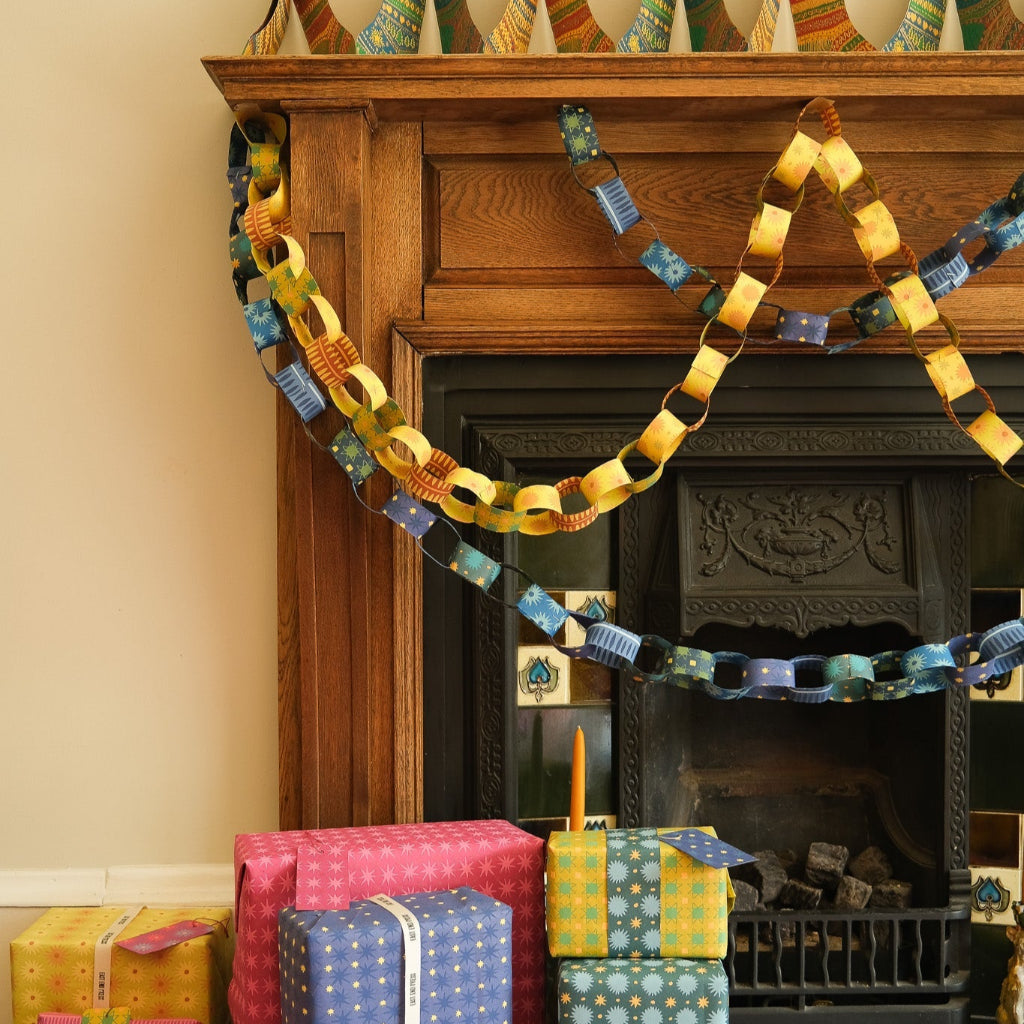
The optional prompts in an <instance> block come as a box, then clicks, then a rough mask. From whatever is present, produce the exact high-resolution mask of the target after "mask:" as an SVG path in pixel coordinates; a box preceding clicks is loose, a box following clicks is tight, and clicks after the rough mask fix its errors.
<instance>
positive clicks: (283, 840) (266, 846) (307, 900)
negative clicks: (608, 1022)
mask: <svg viewBox="0 0 1024 1024" xmlns="http://www.w3.org/2000/svg"><path fill="white" fill-rule="evenodd" d="M463 885H465V886H471V887H472V888H474V889H476V890H478V891H479V892H482V893H485V894H486V895H488V896H492V897H493V898H494V899H496V900H501V902H502V903H507V904H508V905H509V906H511V908H512V1007H513V1020H514V1024H543V1020H544V957H545V949H546V940H545V931H544V842H543V840H541V839H539V838H537V837H536V836H531V835H530V834H529V833H527V832H524V831H523V830H522V829H520V828H516V826H515V825H511V824H510V823H509V822H507V821H446V822H428V823H422V824H415V825H371V826H366V827H362V828H340V829H314V830H310V831H297V832H262V833H255V834H251V835H240V836H236V837H235V932H236V940H235V960H234V976H233V978H232V980H231V984H230V986H229V988H228V1007H229V1009H230V1012H231V1018H232V1021H233V1024H280V1020H281V1006H280V1001H281V995H280V991H281V990H280V983H279V978H278V962H277V912H278V910H280V909H282V908H283V907H287V906H295V908H296V909H297V910H335V909H345V908H347V907H348V904H349V901H350V900H354V899H365V898H366V897H369V896H376V895H378V894H380V893H383V894H384V895H387V896H400V895H405V894H408V893H413V892H422V891H426V890H438V889H454V888H458V887H459V886H463Z"/></svg>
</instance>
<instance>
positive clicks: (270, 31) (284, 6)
mask: <svg viewBox="0 0 1024 1024" xmlns="http://www.w3.org/2000/svg"><path fill="white" fill-rule="evenodd" d="M286 28H288V0H270V8H269V10H268V11H267V16H266V17H265V18H264V19H263V21H262V23H261V24H260V27H259V28H258V29H256V31H255V32H253V34H252V35H251V36H249V38H248V39H247V40H246V42H245V46H244V47H243V48H242V56H243V57H265V56H271V55H273V54H275V53H277V51H278V50H279V49H280V48H281V40H282V39H284V33H285V29H286Z"/></svg>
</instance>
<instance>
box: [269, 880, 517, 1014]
mask: <svg viewBox="0 0 1024 1024" xmlns="http://www.w3.org/2000/svg"><path fill="white" fill-rule="evenodd" d="M278 940H279V949H278V951H279V967H280V974H281V1015H282V1020H283V1024H300V1022H301V1024H328V1022H336V1024H342V1022H344V1024H415V1022H422V1024H440V1022H443V1021H456V1020H457V1021H459V1022H460V1024H511V1020H512V959H511V954H512V910H511V908H510V907H509V906H507V905H506V904H504V903H501V902H499V901H498V900H495V899H493V898H492V897H490V896H484V895H483V894H482V893H479V892H477V891H476V890H475V889H469V888H466V887H463V888H460V889H448V890H443V891H440V892H425V893H415V894H413V895H411V896H394V897H390V896H374V897H372V898H371V899H366V900H356V901H354V902H353V903H352V905H351V907H350V908H349V909H348V910H327V911H319V910H295V909H294V908H291V907H289V908H286V909H285V910H282V911H280V913H279V915H278Z"/></svg>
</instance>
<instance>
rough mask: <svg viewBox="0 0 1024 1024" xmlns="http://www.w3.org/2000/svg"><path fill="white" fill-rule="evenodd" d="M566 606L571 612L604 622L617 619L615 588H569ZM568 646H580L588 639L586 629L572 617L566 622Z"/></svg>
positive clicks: (566, 592) (566, 641) (566, 594)
mask: <svg viewBox="0 0 1024 1024" xmlns="http://www.w3.org/2000/svg"><path fill="white" fill-rule="evenodd" d="M565 607H566V608H568V609H569V611H571V612H579V613H580V614H582V615H590V616H592V617H593V618H595V619H599V620H601V621H602V622H614V621H615V591H614V590H567V591H565ZM564 628H565V645H566V647H579V646H581V645H582V644H583V642H584V640H585V639H586V630H585V629H583V627H582V626H580V625H579V623H577V622H574V621H573V620H572V619H570V620H569V621H568V622H566V624H565V627H564Z"/></svg>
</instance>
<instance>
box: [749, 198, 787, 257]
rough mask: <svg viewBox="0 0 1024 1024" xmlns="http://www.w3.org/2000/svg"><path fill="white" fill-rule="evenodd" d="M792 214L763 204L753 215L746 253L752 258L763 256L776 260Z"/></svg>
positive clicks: (768, 204) (780, 251) (784, 240)
mask: <svg viewBox="0 0 1024 1024" xmlns="http://www.w3.org/2000/svg"><path fill="white" fill-rule="evenodd" d="M792 218H793V214H792V213H791V212H790V211H789V210H783V209H782V208H781V207H778V206H772V205H771V204H770V203H765V204H764V205H763V206H762V207H761V209H760V210H758V211H757V213H756V214H755V215H754V222H753V223H752V224H751V225H750V235H749V237H748V238H747V252H748V253H750V254H751V255H752V256H765V257H767V258H769V259H776V258H777V257H778V256H780V255H781V254H782V247H783V246H784V245H785V244H786V235H787V234H788V233H789V223H790V221H791V220H792Z"/></svg>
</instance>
